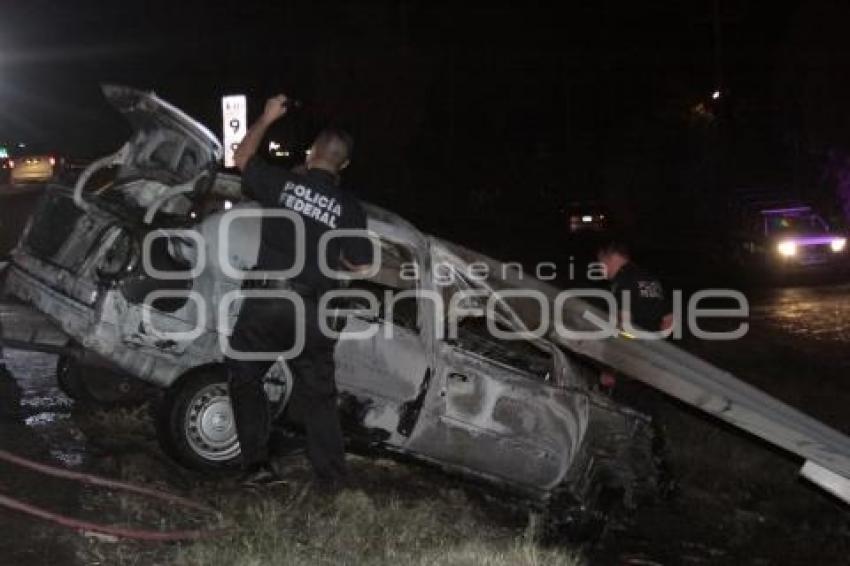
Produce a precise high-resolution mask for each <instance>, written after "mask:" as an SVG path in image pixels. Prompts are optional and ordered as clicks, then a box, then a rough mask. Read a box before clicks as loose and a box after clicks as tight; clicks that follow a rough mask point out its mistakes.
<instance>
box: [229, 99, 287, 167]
mask: <svg viewBox="0 0 850 566" xmlns="http://www.w3.org/2000/svg"><path fill="white" fill-rule="evenodd" d="M286 103H287V98H286V95H283V94H278V95H277V96H273V97H271V98H269V99H268V100H267V101H266V107H265V109H264V110H263V114H262V116H260V118H259V119H258V120H257V121H256V122H254V123H253V124H252V125H251V127H250V128H249V129H248V133H246V134H245V137H244V138H243V139H242V143H240V144H239V147H237V148H236V152H235V153H234V154H233V161H234V163H236V167H238V168H239V170H240V171H243V172H244V171H245V168H246V167H247V166H248V162H249V161H251V158H252V157H254V155H256V154H257V150H258V149H259V148H260V142H262V141H263V137H264V136H265V135H266V131H268V129H269V126H271V125H272V124H274V123H275V122H276V121H277V120H279V119H280V118H281V117H283V115H284V114H286Z"/></svg>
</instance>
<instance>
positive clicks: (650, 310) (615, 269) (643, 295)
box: [596, 240, 673, 332]
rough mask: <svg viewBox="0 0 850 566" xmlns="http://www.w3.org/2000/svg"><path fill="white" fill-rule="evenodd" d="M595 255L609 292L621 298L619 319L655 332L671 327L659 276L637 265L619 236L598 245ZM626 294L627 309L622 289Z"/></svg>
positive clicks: (620, 323) (671, 319)
mask: <svg viewBox="0 0 850 566" xmlns="http://www.w3.org/2000/svg"><path fill="white" fill-rule="evenodd" d="M596 258H597V260H598V261H599V263H601V264H602V265H603V266H604V267H605V277H606V278H607V279H608V280H609V281H610V282H611V292H612V293H613V294H614V297H615V298H616V299H617V300H618V301H621V302H620V309H619V316H618V322H619V326H620V328H623V327H624V325H625V323H626V322H629V323H631V324H632V325H633V326H634V327H636V328H639V329H642V330H648V331H650V332H658V331H662V330H667V329H669V328H670V326H671V324H672V322H673V315H672V313H671V311H672V308H671V305H670V301H669V300H668V299H667V297H666V296H665V294H664V287H663V286H662V285H661V282H660V281H659V280H658V278H656V277H654V276H653V275H652V274H650V273H649V272H647V271H646V270H644V269H642V268H640V267H639V266H638V265H636V264H635V263H634V262H633V261H632V258H631V253H630V252H629V247H628V245H627V244H625V243H624V242H623V241H621V240H609V241H607V242H605V243H603V244H602V245H601V246H599V248H598V249H597V253H596ZM626 292H627V293H628V294H629V302H630V304H629V309H628V310H625V308H624V307H625V304H624V303H625V301H624V300H623V296H624V293H626Z"/></svg>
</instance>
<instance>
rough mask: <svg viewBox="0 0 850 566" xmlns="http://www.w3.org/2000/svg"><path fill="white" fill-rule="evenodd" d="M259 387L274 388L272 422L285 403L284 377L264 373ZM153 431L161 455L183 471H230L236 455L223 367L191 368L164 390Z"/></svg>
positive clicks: (286, 382)
mask: <svg viewBox="0 0 850 566" xmlns="http://www.w3.org/2000/svg"><path fill="white" fill-rule="evenodd" d="M265 381H266V391H267V392H269V391H270V389H269V388H270V387H278V388H280V389H279V390H278V391H277V392H278V393H280V395H279V397H278V398H277V400H276V401H275V402H274V403H272V406H271V415H272V419H274V418H276V417H278V416H279V415H280V414H281V413H282V411H283V408H284V407H285V406H286V403H287V402H288V400H289V393H290V390H291V387H289V384H290V383H292V381H291V376H290V374H289V373H288V371H287V372H280V371H270V372H269V375H268V376H267V377H266V380H265ZM270 382H271V384H270ZM281 391H282V393H281ZM156 429H157V437H158V439H159V443H160V446H161V447H162V449H163V451H165V453H166V454H168V455H169V456H171V457H172V458H174V459H175V460H176V461H177V462H179V463H180V464H182V465H183V466H185V467H187V468H190V469H193V470H198V471H215V470H223V469H228V468H232V467H234V466H235V465H236V464H237V463H238V462H239V456H240V452H241V451H240V449H239V441H238V439H237V438H236V421H235V419H234V416H233V409H232V407H231V405H230V396H229V392H228V386H227V372H226V370H225V368H224V366H221V365H211V366H204V367H201V368H197V369H195V370H192V371H190V372H188V373H187V374H185V375H184V376H183V377H181V378H180V379H179V380H178V381H177V382H176V383H175V384H174V385H172V386H171V387H169V388H168V390H166V392H165V394H164V395H163V397H162V400H161V402H160V405H159V410H158V411H157V417H156Z"/></svg>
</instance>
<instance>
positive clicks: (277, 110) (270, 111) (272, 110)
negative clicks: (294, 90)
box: [263, 94, 287, 124]
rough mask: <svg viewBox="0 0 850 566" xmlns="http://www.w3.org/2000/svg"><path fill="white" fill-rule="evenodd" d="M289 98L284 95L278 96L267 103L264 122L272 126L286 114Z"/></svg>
mask: <svg viewBox="0 0 850 566" xmlns="http://www.w3.org/2000/svg"><path fill="white" fill-rule="evenodd" d="M286 103H287V98H286V95H284V94H278V95H277V96H273V97H271V98H269V99H268V100H267V101H266V108H265V110H263V121H265V122H266V123H268V124H271V123H272V122H274V121H275V120H278V119H279V118H280V117H281V116H283V115H284V114H286Z"/></svg>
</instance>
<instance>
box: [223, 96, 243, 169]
mask: <svg viewBox="0 0 850 566" xmlns="http://www.w3.org/2000/svg"><path fill="white" fill-rule="evenodd" d="M221 115H222V119H223V130H224V166H225V167H234V166H235V165H236V164H235V163H234V162H233V152H235V151H236V148H237V147H238V146H239V144H240V143H241V142H242V138H244V137H245V133H246V132H247V131H248V101H247V99H246V98H245V95H244V94H234V95H231V96H223V97H221Z"/></svg>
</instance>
